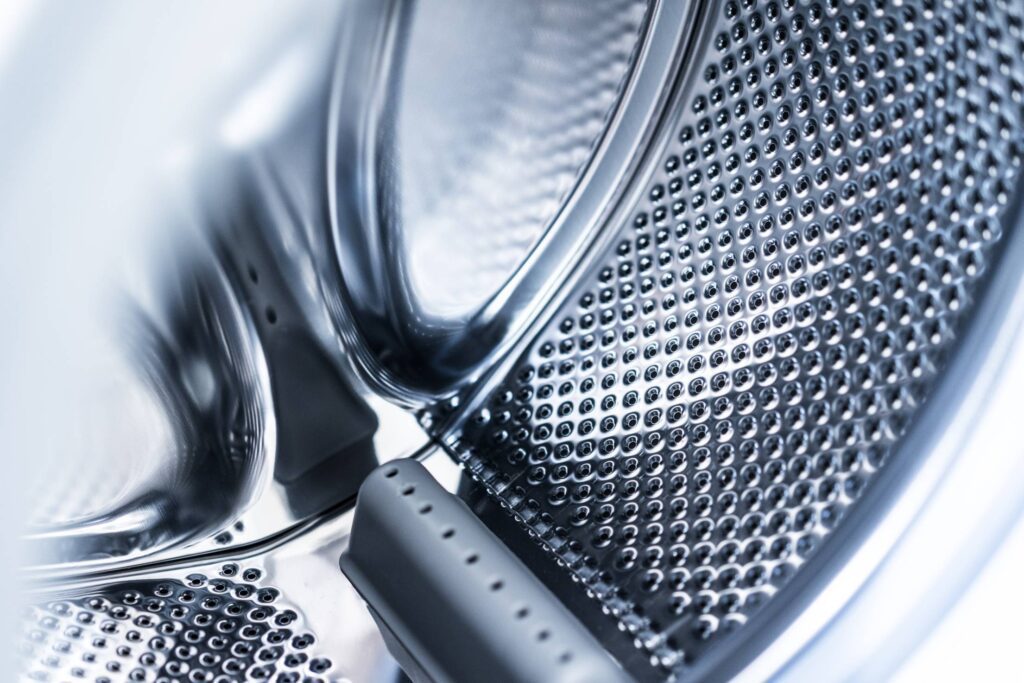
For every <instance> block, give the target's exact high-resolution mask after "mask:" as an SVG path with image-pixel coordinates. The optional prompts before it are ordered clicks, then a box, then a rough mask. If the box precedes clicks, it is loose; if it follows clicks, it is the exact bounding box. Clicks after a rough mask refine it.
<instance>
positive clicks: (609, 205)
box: [321, 0, 703, 407]
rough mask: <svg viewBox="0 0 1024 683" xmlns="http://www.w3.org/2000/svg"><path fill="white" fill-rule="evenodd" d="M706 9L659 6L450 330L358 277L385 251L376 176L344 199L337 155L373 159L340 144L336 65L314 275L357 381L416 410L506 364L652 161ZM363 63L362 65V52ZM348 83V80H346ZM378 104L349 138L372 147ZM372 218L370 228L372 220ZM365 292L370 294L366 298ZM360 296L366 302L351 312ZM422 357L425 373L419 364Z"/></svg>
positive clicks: (382, 49) (389, 33) (368, 107)
mask: <svg viewBox="0 0 1024 683" xmlns="http://www.w3.org/2000/svg"><path fill="white" fill-rule="evenodd" d="M702 4H703V3H702V2H701V1H700V0H692V1H687V2H666V1H665V0H657V1H656V2H655V4H654V5H653V7H652V8H651V10H650V16H649V18H648V20H647V25H646V28H645V34H644V35H643V36H642V38H641V41H640V45H639V50H640V52H639V54H638V56H637V58H636V65H635V66H634V67H633V69H632V72H631V74H630V76H629V77H628V79H627V82H626V85H625V89H624V92H623V94H622V96H621V98H620V101H619V104H618V105H617V107H616V109H615V112H614V114H613V117H612V120H611V122H610V123H609V126H608V128H607V130H606V131H605V133H604V135H603V137H602V139H601V141H600V142H599V144H598V147H597V149H596V151H595V152H594V154H593V156H592V158H591V160H590V162H589V163H588V165H587V167H586V170H585V171H584V173H583V175H582V176H581V178H580V179H579V180H578V182H577V184H576V185H575V187H574V189H573V190H572V192H571V193H570V196H569V198H568V199H567V200H566V202H565V204H564V205H563V207H562V209H561V211H560V213H559V214H558V215H557V216H556V217H555V219H554V220H553V221H552V223H551V224H549V226H548V227H547V228H546V229H545V231H544V233H543V235H542V236H541V237H540V238H539V239H538V241H537V243H536V244H535V245H534V246H533V247H531V249H530V251H529V253H528V254H527V256H526V257H525V258H524V259H523V260H522V261H521V263H520V264H519V266H518V267H517V268H516V270H515V271H514V272H513V273H512V274H511V275H510V276H509V278H508V279H507V280H506V282H505V283H504V284H503V285H502V287H501V288H500V289H499V290H497V291H496V292H495V293H494V294H493V295H492V296H491V297H489V299H488V300H487V303H485V304H484V305H483V306H482V307H481V308H480V309H479V310H478V311H477V312H476V313H475V314H474V315H473V316H472V317H471V318H470V319H469V320H466V321H462V322H460V323H459V324H458V326H457V327H456V328H455V329H452V328H451V327H450V326H438V325H437V324H436V321H429V320H425V319H424V318H423V317H422V316H421V315H419V314H417V313H416V311H415V310H414V307H413V306H412V304H411V302H409V301H408V300H406V299H405V298H401V297H400V298H399V301H398V304H399V307H400V309H401V310H399V311H396V310H395V309H394V302H393V301H391V302H388V301H384V300H383V298H382V297H380V296H372V292H373V290H376V291H378V292H380V291H385V292H387V291H388V290H387V288H386V287H385V288H383V289H382V288H381V287H380V285H381V284H382V283H381V282H380V272H379V268H378V272H374V273H372V276H373V278H374V279H375V280H376V282H374V283H372V285H373V286H369V287H368V286H367V283H368V280H366V277H365V276H364V277H363V278H362V280H360V277H359V275H358V271H359V270H360V268H359V267H358V265H356V264H357V262H359V261H367V258H368V256H367V255H371V256H369V259H370V261H367V262H372V261H373V260H374V259H373V257H372V253H373V252H375V251H377V252H382V251H387V248H388V245H386V244H382V243H377V244H376V245H370V244H368V243H367V242H366V240H367V239H373V240H379V239H380V238H381V236H380V235H379V234H376V232H375V231H373V230H371V231H370V232H371V233H373V234H372V235H367V234H366V226H370V227H372V224H373V222H375V219H374V218H373V213H372V211H373V207H374V199H373V194H374V193H373V188H372V180H368V179H366V178H365V177H364V178H361V179H360V183H361V185H360V186H359V187H358V188H356V189H357V191H358V192H361V193H363V194H364V195H366V196H364V197H362V198H355V199H353V198H351V197H349V198H345V197H342V196H340V194H339V185H338V182H339V163H341V161H342V156H343V155H342V153H341V150H342V147H344V148H345V153H347V154H354V155H355V156H356V158H359V159H361V160H362V162H365V160H366V159H365V155H367V154H370V155H372V150H366V149H363V150H362V151H359V150H358V149H354V148H353V147H352V143H351V141H348V142H346V140H345V134H344V133H343V132H342V130H341V128H342V124H341V118H340V113H341V110H342V102H343V101H344V102H345V107H350V106H352V103H351V101H350V100H351V97H352V96H351V93H349V94H348V95H346V93H345V89H344V85H345V82H346V69H348V68H350V67H351V64H349V63H348V61H349V60H348V59H346V58H345V56H343V58H341V59H339V66H338V77H337V78H336V81H335V87H334V92H333V93H332V98H331V107H330V114H329V117H328V145H327V159H326V163H327V204H328V206H327V214H328V215H327V218H328V224H329V227H328V230H327V231H326V232H327V233H328V234H327V235H325V236H324V238H325V244H324V245H323V246H324V249H322V250H321V251H324V252H325V253H326V254H328V255H329V258H330V260H331V261H333V263H332V264H323V265H325V266H326V270H324V269H321V272H325V273H327V274H328V277H329V279H331V280H333V282H331V283H329V286H328V287H326V288H325V289H326V290H328V291H336V292H337V293H336V294H332V296H333V297H334V298H336V299H337V301H335V302H333V303H332V305H331V310H332V312H333V313H334V315H335V316H336V317H337V319H338V320H339V321H342V323H343V324H340V325H339V327H350V328H351V331H349V332H348V333H347V336H348V341H349V342H350V345H351V346H352V348H354V349H360V350H361V351H360V352H359V353H358V354H354V355H355V356H356V357H357V358H358V361H359V365H360V366H361V367H360V369H361V374H362V375H363V376H364V378H365V380H366V381H367V382H368V383H369V384H371V385H372V386H373V387H374V388H375V389H376V390H378V391H380V392H381V393H383V394H384V395H386V396H388V397H389V398H391V399H392V400H395V401H396V402H398V403H400V404H402V405H406V406H409V407H420V406H423V405H425V404H427V403H429V402H431V401H435V400H437V399H440V398H445V397H448V396H451V395H453V394H454V393H456V392H457V391H458V390H459V389H461V388H463V387H464V386H466V385H467V384H469V383H472V382H475V381H477V380H478V379H479V378H480V377H481V376H482V375H484V374H487V373H488V372H489V367H485V365H486V363H485V362H484V361H486V360H487V359H490V358H495V357H501V356H503V355H504V354H506V353H507V352H508V350H509V349H510V348H511V347H513V346H514V345H515V343H516V342H517V341H518V340H519V339H520V337H521V333H522V332H523V330H524V329H526V328H527V327H528V326H529V324H530V323H531V321H532V320H533V319H534V318H536V317H537V313H538V311H539V310H540V309H542V308H544V307H545V306H546V304H547V302H548V300H549V299H551V298H552V297H553V296H554V295H555V293H556V292H557V291H560V286H561V284H562V283H563V281H564V280H565V279H566V278H567V277H569V276H570V274H571V273H572V272H573V271H575V270H576V268H577V265H578V261H579V260H580V258H581V257H582V255H583V254H584V253H586V252H588V251H590V248H591V244H592V243H593V242H594V241H595V236H596V235H597V234H598V233H600V232H602V231H603V230H604V228H605V226H606V225H607V223H608V222H609V220H608V219H609V216H610V214H611V212H612V210H613V209H614V207H616V206H618V205H619V203H620V201H621V198H622V197H623V196H624V194H626V193H627V192H628V191H629V190H630V189H631V188H632V186H633V178H634V176H635V175H636V173H637V172H638V171H639V170H640V169H641V168H643V167H644V161H643V160H644V159H646V157H647V154H646V153H644V152H645V151H646V150H647V149H648V148H649V147H650V143H651V140H652V139H654V138H656V137H657V135H658V133H657V130H658V127H659V126H658V122H659V121H660V119H661V118H662V115H663V113H664V111H665V109H666V106H667V105H668V102H667V99H668V98H667V93H668V92H669V90H670V88H669V87H668V86H667V84H670V83H672V82H674V81H675V80H676V78H677V75H678V73H679V71H680V70H681V69H683V68H684V67H685V61H686V60H685V59H683V55H684V53H685V52H686V48H687V46H688V45H689V44H690V42H691V37H692V35H693V34H694V33H695V32H696V30H697V24H698V22H696V21H693V17H694V16H696V14H697V10H698V9H699V7H700V6H701V5H702ZM386 5H388V3H379V6H378V9H377V10H375V12H376V14H375V16H374V21H376V22H377V25H378V27H379V29H378V30H379V31H380V40H379V41H378V44H377V46H376V53H375V55H374V56H371V57H369V58H368V59H369V61H370V62H372V63H370V64H367V65H365V66H366V67H367V68H368V69H369V70H371V71H373V72H374V73H376V74H377V78H376V79H374V80H377V81H380V80H381V78H380V76H381V74H383V73H386V72H387V69H388V68H389V66H388V62H389V59H390V56H389V49H390V45H391V43H392V41H393V39H394V32H395V31H397V30H398V29H397V28H396V26H395V23H396V22H397V21H398V18H396V16H395V13H394V12H393V11H389V10H387V9H386V8H385V6H386ZM680 27H683V30H680ZM359 58H361V59H367V56H366V55H362V56H359ZM348 76H349V77H351V73H350V72H348ZM346 97H348V98H349V99H348V100H346ZM380 97H381V93H380V92H377V93H375V94H374V96H373V97H372V98H371V100H372V101H371V102H369V103H365V105H364V106H363V107H361V109H362V111H363V112H364V113H363V114H362V121H361V123H360V124H359V125H360V126H361V128H360V129H359V130H357V131H356V130H349V131H348V133H349V134H350V135H351V133H353V132H355V133H358V134H361V136H362V137H363V138H364V139H369V140H373V139H374V137H375V136H374V135H372V134H370V135H368V133H369V132H372V131H373V130H374V129H375V124H374V123H373V119H374V114H373V109H374V107H377V108H379V102H380ZM638 150H639V151H640V152H641V153H638ZM364 166H365V163H364ZM356 204H358V206H356ZM368 220H369V221H371V222H369V223H367V221H368ZM351 221H357V222H358V223H359V224H360V225H362V226H363V229H360V230H352V229H351V228H350V229H349V230H348V232H346V235H349V236H351V233H353V232H361V233H363V234H362V236H361V237H360V239H359V240H357V241H361V242H362V243H361V244H360V245H359V247H358V249H356V251H358V252H359V253H358V254H354V253H353V251H354V250H353V242H352V241H351V240H348V241H345V244H344V249H342V246H343V245H342V241H343V240H341V239H339V232H340V231H341V230H342V229H343V227H344V223H345V222H351ZM378 232H379V231H378ZM374 246H375V247H376V248H374ZM346 264H347V265H346ZM378 266H379V264H378ZM372 270H373V269H371V271H372ZM355 294H358V295H359V296H358V297H357V296H355ZM367 294H371V296H369V297H367V296H366V295H367ZM389 294H394V292H389ZM403 296H404V295H403ZM357 298H358V299H359V301H365V302H369V303H368V304H364V305H362V306H361V307H357V306H355V300H356V299H357ZM392 298H393V297H392ZM399 313H401V315H399ZM403 319H405V320H414V321H415V323H414V325H413V326H412V327H409V326H404V327H403V326H401V325H400V326H399V329H397V330H395V329H394V325H395V324H396V322H400V321H401V320H403ZM381 335H383V336H381ZM375 337H376V340H379V339H382V338H383V339H384V340H385V342H386V344H387V345H388V346H392V347H397V348H401V349H403V353H402V355H403V357H404V358H408V359H412V361H411V362H407V363H405V365H403V366H402V367H397V368H396V367H391V366H390V365H389V363H388V362H387V359H382V358H379V357H378V356H377V355H376V354H375V353H374V350H375V348H376V347H377V346H384V345H385V344H375V343H374V342H375V341H376V340H375ZM427 358H429V360H430V363H429V365H430V368H427V367H426V366H427V364H426V363H424V362H422V361H424V360H425V359H427ZM406 365H416V366H417V369H416V371H415V372H410V370H409V368H408V367H405V366H406ZM428 370H430V371H431V372H428ZM435 371H439V372H435ZM424 373H426V374H424ZM435 375H436V376H435Z"/></svg>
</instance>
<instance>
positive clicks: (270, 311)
mask: <svg viewBox="0 0 1024 683" xmlns="http://www.w3.org/2000/svg"><path fill="white" fill-rule="evenodd" d="M267 322H268V323H270V324H271V325H273V324H275V323H276V322H277V311H275V310H274V307H273V306H267Z"/></svg>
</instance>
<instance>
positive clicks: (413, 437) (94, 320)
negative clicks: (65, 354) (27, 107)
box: [28, 8, 426, 575]
mask: <svg viewBox="0 0 1024 683" xmlns="http://www.w3.org/2000/svg"><path fill="white" fill-rule="evenodd" d="M341 14H342V13H341V12H340V10H333V11H330V12H328V11H326V10H323V9H319V10H315V11H314V10H311V9H309V8H307V9H306V10H305V11H304V12H302V11H300V12H297V14H296V15H294V16H293V18H292V19H291V21H292V22H296V23H298V24H299V25H302V24H303V22H306V21H309V22H313V23H314V25H316V26H317V29H316V30H315V31H312V32H306V33H297V32H293V31H288V30H283V29H279V30H278V35H277V36H276V40H277V41H278V42H276V43H275V44H274V46H273V49H270V50H266V54H267V58H265V59H262V60H255V63H254V65H253V66H251V67H250V73H249V74H247V76H246V78H245V79H244V83H243V85H242V87H240V89H239V91H238V92H237V93H235V94H234V97H231V98H227V101H226V104H221V105H219V106H217V107H215V108H214V109H213V111H212V112H210V113H209V114H208V118H206V119H202V120H201V124H200V125H197V126H196V128H195V129H194V130H192V131H190V137H189V138H188V139H186V140H180V139H179V140H176V141H175V142H174V143H173V144H171V145H170V146H169V150H170V151H169V152H164V153H165V154H167V158H166V160H164V166H163V168H162V169H161V173H160V174H159V175H160V176H161V177H159V179H158V180H157V181H156V182H154V183H153V184H154V185H155V186H156V189H155V190H154V192H155V193H156V194H157V195H158V197H159V198H158V199H157V200H154V201H153V202H152V203H151V205H150V212H149V213H148V214H147V215H144V216H142V217H140V218H137V219H136V220H138V221H139V222H140V224H139V226H138V227H137V228H136V229H135V232H137V233H138V234H140V235H143V236H147V237H148V239H142V238H136V239H133V240H128V239H124V240H123V243H122V244H123V248H124V249H125V250H126V252H127V253H126V254H125V255H124V256H125V257H127V258H125V260H127V261H129V265H128V267H126V268H125V267H121V262H120V259H118V258H115V257H112V256H106V255H105V256H104V259H105V260H104V261H102V262H106V261H112V262H114V263H115V264H117V265H118V268H115V269H112V274H111V275H110V276H107V277H106V278H105V279H106V280H108V282H105V283H104V286H103V287H95V288H94V287H91V284H92V283H89V285H90V287H88V288H85V289H84V290H83V293H82V294H80V295H78V296H77V297H71V298H72V299H73V300H77V299H81V302H80V304H79V305H81V306H83V308H84V309H85V310H87V311H88V313H89V315H90V316H91V320H90V321H89V323H90V324H89V327H88V328H83V329H80V330H79V333H80V334H81V335H82V338H83V339H89V338H88V337H86V336H85V332H86V331H88V330H91V329H96V330H98V331H97V333H96V337H97V339H96V340H95V341H93V340H91V339H89V342H90V343H89V344H88V345H82V346H80V347H79V348H78V349H76V360H75V362H74V371H73V372H70V371H69V372H66V374H65V376H64V378H63V381H62V384H61V387H60V389H61V390H60V391H59V392H58V393H56V397H57V400H55V401H53V402H51V404H50V405H49V406H48V410H49V413H50V414H51V415H53V416H55V417H56V418H57V424H58V426H59V428H58V429H51V430H48V431H47V432H45V434H44V438H43V440H42V445H43V448H42V449H41V452H40V453H39V455H38V457H37V458H36V461H35V466H34V467H32V468H31V471H30V474H31V476H32V482H33V483H32V488H31V490H30V493H29V501H30V510H29V514H30V517H31V519H30V522H31V527H30V529H29V530H28V541H29V544H28V548H29V552H30V555H31V557H30V562H31V563H32V564H33V565H35V566H36V567H37V568H39V569H40V571H43V572H44V573H46V574H48V575H73V574H75V573H80V572H92V571H100V570H110V569H115V568H118V567H125V566H130V565H131V563H137V562H139V561H142V560H143V559H145V561H147V562H152V561H167V560H169V559H172V558H176V557H177V558H181V557H187V556H190V555H196V554H201V553H203V552H206V551H209V550H211V549H215V548H227V547H237V546H240V545H244V544H251V543H253V542H259V541H261V540H263V539H266V538H270V537H273V536H274V535H276V534H279V533H282V532H284V531H286V530H288V529H289V528H292V527H294V526H295V525H297V524H300V523H301V522H303V521H304V520H307V519H310V518H315V517H316V516H318V515H320V514H322V513H324V512H325V511H327V510H330V509H332V508H334V507H337V506H338V505H340V504H343V503H345V502H346V501H349V500H350V499H351V498H352V497H353V496H354V494H355V491H356V488H357V487H358V484H359V483H360V481H361V480H362V477H363V476H364V475H365V474H366V473H367V472H368V471H369V470H370V469H372V468H373V467H374V466H375V465H376V464H378V463H379V462H380V461H382V460H386V459H389V458H392V457H396V456H399V455H408V454H410V453H413V452H415V451H416V450H417V449H418V448H419V447H420V446H422V445H423V443H424V442H425V441H426V436H425V435H424V434H423V432H422V430H421V429H419V428H418V427H417V425H416V423H415V420H414V419H413V418H412V417H411V416H410V415H408V414H407V413H405V412H403V411H401V410H399V409H398V408H396V407H394V406H391V405H389V404H387V403H385V402H384V401H382V400H381V399H379V398H377V397H375V396H373V395H371V394H370V393H369V392H368V391H367V389H366V387H365V386H364V385H363V384H362V383H361V382H360V380H359V378H358V377H357V375H356V374H355V373H354V372H353V370H352V368H351V364H350V362H349V360H348V358H347V356H346V353H345V351H344V350H343V348H342V346H341V343H340V340H339V335H338V333H337V332H336V331H335V329H334V328H333V327H332V325H331V322H330V319H329V317H328V316H327V314H326V312H325V309H324V305H323V302H322V295H321V293H320V285H319V279H318V277H317V275H316V273H315V272H314V269H313V268H314V267H313V257H312V254H311V246H310V242H309V233H310V232H311V231H313V230H321V229H323V228H322V226H323V224H324V222H323V221H322V220H321V218H320V216H321V215H322V214H321V210H322V206H323V205H322V203H320V201H318V198H319V197H322V196H323V195H324V188H326V183H325V180H324V166H323V157H324V153H323V137H324V135H325V132H326V115H327V110H328V107H327V99H328V96H329V93H330V83H331V78H332V77H333V74H334V61H333V59H332V57H333V54H334V51H335V49H336V40H337V35H338V28H337V27H338V25H339V24H338V22H339V21H340V20H341ZM315 122H320V125H314V124H315ZM147 163H148V160H147ZM104 229H106V230H107V231H108V232H109V233H110V234H111V235H117V234H118V231H121V232H123V233H129V234H130V233H131V232H132V231H131V229H130V228H128V227H125V226H123V225H119V224H117V223H116V222H115V223H114V224H113V225H111V226H109V227H108V226H104ZM98 234H100V235H103V234H106V233H103V232H102V231H100V232H98ZM116 256H121V255H120V254H117V255H116ZM97 260H100V259H97ZM87 297H89V298H87Z"/></svg>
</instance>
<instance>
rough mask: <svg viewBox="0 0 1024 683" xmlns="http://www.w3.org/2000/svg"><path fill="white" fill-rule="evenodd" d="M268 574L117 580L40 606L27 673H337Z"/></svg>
mask: <svg viewBox="0 0 1024 683" xmlns="http://www.w3.org/2000/svg"><path fill="white" fill-rule="evenodd" d="M262 578H263V572H262V571H261V570H260V569H257V568H254V567H248V568H246V567H240V566H239V565H237V564H234V563H227V564H224V565H222V566H221V567H220V568H219V571H218V572H217V574H215V575H214V576H206V575H204V574H198V573H193V574H189V575H187V576H184V577H181V578H175V579H170V578H169V579H167V580H163V581H137V582H125V583H122V584H116V585H108V586H104V587H102V588H100V589H97V590H95V591H93V592H91V593H87V594H85V595H84V596H82V597H75V598H70V599H66V600H56V601H52V602H48V603H43V604H38V605H34V606H32V607H31V608H30V610H29V614H28V615H27V618H26V620H25V622H24V629H25V632H24V639H23V644H22V659H23V667H24V669H23V671H22V676H21V679H22V680H26V681H65V680H88V681H95V682H96V683H110V682H113V681H166V682H169V681H195V682H200V681H203V682H205V681H217V682H223V683H226V682H227V681H238V680H243V679H245V680H273V681H279V682H281V683H285V682H291V683H298V682H299V681H303V682H306V683H310V682H312V681H326V680H335V679H334V678H333V677H332V674H333V673H335V672H334V668H333V664H332V662H331V660H330V659H329V658H327V657H324V656H321V655H320V653H318V652H317V640H316V638H315V637H314V635H313V634H312V633H310V632H308V631H307V630H305V629H304V627H303V619H302V616H301V613H300V612H299V611H298V610H297V609H296V608H295V607H294V606H291V605H288V604H287V603H286V601H285V600H284V599H283V598H282V596H281V595H280V592H279V591H278V590H277V589H275V588H273V587H271V586H266V585H262V581H261V579H262Z"/></svg>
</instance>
